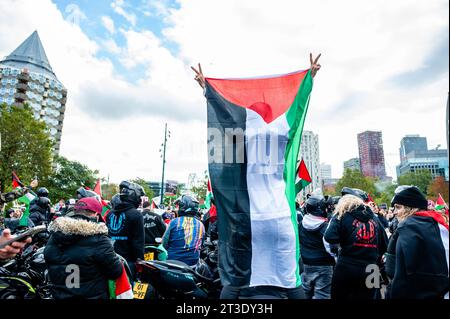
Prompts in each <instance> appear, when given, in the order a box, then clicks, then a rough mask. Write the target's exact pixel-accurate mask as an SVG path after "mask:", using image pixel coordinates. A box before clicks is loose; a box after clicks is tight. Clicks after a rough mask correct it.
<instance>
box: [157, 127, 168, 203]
mask: <svg viewBox="0 0 450 319" xmlns="http://www.w3.org/2000/svg"><path fill="white" fill-rule="evenodd" d="M167 133H169V134H168V135H167ZM168 137H170V131H169V132H167V123H166V125H165V128H164V143H163V144H161V147H162V148H163V149H162V150H161V149H160V150H159V151H160V152H161V151H162V155H161V157H162V160H163V165H162V177H161V193H160V196H161V197H160V203H159V205H160V206H161V205H163V203H164V170H165V167H166V144H167V138H168Z"/></svg>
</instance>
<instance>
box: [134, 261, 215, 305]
mask: <svg viewBox="0 0 450 319" xmlns="http://www.w3.org/2000/svg"><path fill="white" fill-rule="evenodd" d="M136 268H137V277H138V282H137V283H136V285H138V291H139V290H141V291H142V290H145V292H144V294H145V297H147V298H149V296H148V295H147V294H150V298H151V296H152V295H153V296H154V297H155V298H162V299H217V298H218V297H219V296H220V290H221V284H220V278H212V277H206V276H204V275H203V274H201V273H200V271H199V269H208V266H207V265H206V263H205V262H204V261H203V260H200V261H199V265H196V266H194V267H191V266H189V265H187V264H185V263H183V262H180V261H177V260H166V261H158V260H152V261H150V260H149V261H144V260H138V261H137V262H136ZM139 285H141V287H142V288H140V287H139ZM148 285H150V291H147V290H148ZM139 288H140V289H139ZM135 292H136V290H135ZM138 299H143V298H138Z"/></svg>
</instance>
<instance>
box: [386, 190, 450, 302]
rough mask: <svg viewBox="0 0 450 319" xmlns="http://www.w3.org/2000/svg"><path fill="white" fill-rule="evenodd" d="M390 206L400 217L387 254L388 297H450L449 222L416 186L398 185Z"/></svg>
mask: <svg viewBox="0 0 450 319" xmlns="http://www.w3.org/2000/svg"><path fill="white" fill-rule="evenodd" d="M391 206H393V207H394V211H395V213H396V216H397V218H398V220H399V224H398V227H397V229H396V230H395V232H394V234H393V235H392V236H391V238H390V241H389V245H388V250H387V253H386V273H387V275H388V277H389V278H390V280H391V281H390V283H389V285H388V288H387V294H386V297H387V298H388V299H439V298H446V299H448V292H449V260H448V259H449V251H448V246H449V237H448V222H447V221H446V219H445V218H444V217H443V216H442V214H440V213H439V212H436V211H431V210H427V207H428V202H427V199H426V198H425V196H424V195H423V194H422V192H421V191H420V190H419V189H418V188H417V187H416V186H399V187H398V188H397V189H396V191H395V194H394V197H393V198H392V202H391Z"/></svg>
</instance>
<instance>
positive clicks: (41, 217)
mask: <svg viewBox="0 0 450 319" xmlns="http://www.w3.org/2000/svg"><path fill="white" fill-rule="evenodd" d="M49 214H50V212H49V211H48V210H47V209H45V208H42V207H40V206H38V205H37V204H32V205H31V206H30V216H29V218H30V219H31V221H32V222H33V224H34V225H36V226H39V225H42V224H43V223H45V222H47V221H48V219H49Z"/></svg>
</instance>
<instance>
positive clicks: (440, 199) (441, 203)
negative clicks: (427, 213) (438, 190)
mask: <svg viewBox="0 0 450 319" xmlns="http://www.w3.org/2000/svg"><path fill="white" fill-rule="evenodd" d="M437 205H442V206H445V200H444V199H443V198H442V195H441V194H439V197H438V199H437V201H436V206H437Z"/></svg>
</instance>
